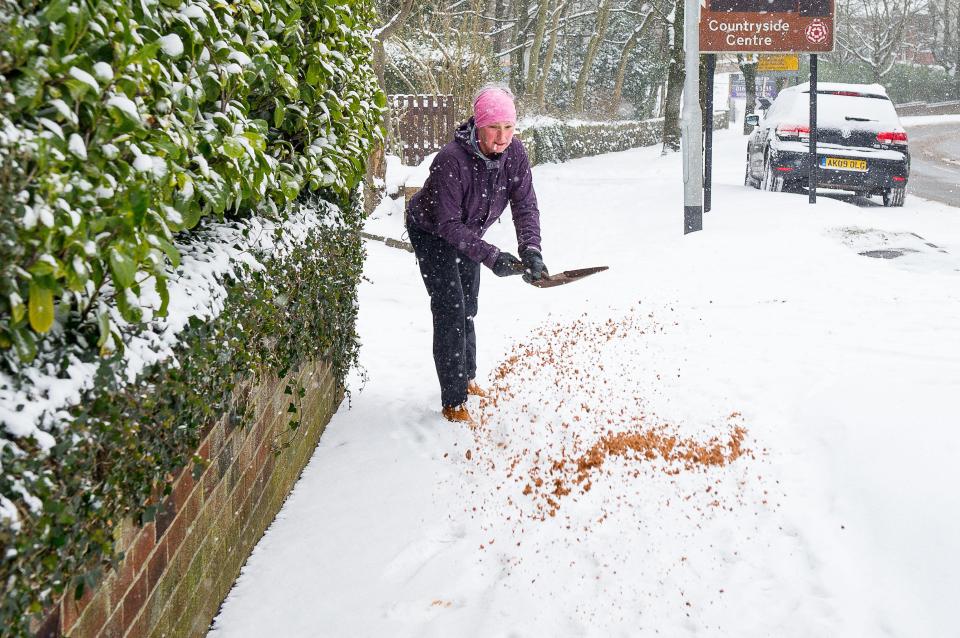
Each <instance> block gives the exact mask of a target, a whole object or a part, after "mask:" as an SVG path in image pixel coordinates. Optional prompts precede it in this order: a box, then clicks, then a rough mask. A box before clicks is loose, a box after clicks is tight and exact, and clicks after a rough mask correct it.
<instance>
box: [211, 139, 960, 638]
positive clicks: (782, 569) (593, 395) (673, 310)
mask: <svg viewBox="0 0 960 638" xmlns="http://www.w3.org/2000/svg"><path fill="white" fill-rule="evenodd" d="M745 146H746V141H745V138H744V137H743V136H740V135H738V134H736V133H735V132H733V131H722V132H719V133H718V135H717V141H716V149H715V157H716V161H717V166H716V170H715V175H714V185H715V189H714V195H713V211H712V212H710V213H708V214H706V216H705V218H704V230H703V231H702V232H699V233H694V234H691V235H687V236H684V235H683V234H682V225H683V207H682V183H681V181H680V174H681V169H680V157H679V156H677V155H673V156H668V157H661V156H660V154H659V149H658V148H648V149H636V150H632V151H627V152H623V153H617V154H611V155H605V156H601V157H594V158H585V159H582V160H577V161H573V162H569V163H567V164H562V165H544V166H538V167H536V168H535V169H534V178H535V185H536V188H537V193H538V195H539V199H540V203H541V210H542V227H543V236H544V244H543V245H544V256H545V260H546V263H547V265H548V266H549V267H550V268H551V270H552V271H560V270H565V269H570V268H578V267H586V266H594V265H608V266H610V270H609V271H607V272H605V273H601V274H599V275H596V276H593V277H591V278H589V279H586V280H584V281H582V282H578V283H575V284H571V285H568V286H563V287H559V288H553V289H543V290H541V289H535V288H532V287H530V286H527V285H525V284H524V283H523V282H522V281H521V280H520V279H519V278H508V279H497V278H496V277H494V276H493V275H492V274H491V273H490V272H489V271H488V270H486V269H484V274H483V283H482V285H481V295H480V314H479V317H478V319H477V331H478V343H479V348H478V359H479V365H480V372H479V375H478V376H479V381H480V382H481V383H482V384H483V385H486V386H488V387H489V388H490V389H491V390H492V393H493V396H492V397H491V399H490V400H489V401H486V402H484V403H483V404H481V403H480V401H479V400H477V399H472V401H473V403H472V408H473V410H474V411H475V412H477V413H482V419H481V424H480V426H479V427H477V428H475V429H470V428H468V427H465V426H458V425H452V424H450V423H447V422H445V421H443V420H442V419H441V417H440V414H439V408H440V405H439V389H438V387H437V382H436V376H435V373H434V370H433V362H432V359H431V354H430V352H431V346H430V342H431V341H430V340H431V336H430V329H431V328H430V316H429V307H428V300H427V295H426V291H425V290H424V288H423V285H422V284H421V283H420V281H419V275H418V272H417V268H416V264H415V262H414V259H413V256H412V255H411V254H410V253H407V252H404V251H402V250H397V249H394V248H390V247H387V246H385V245H383V244H380V243H376V242H371V243H369V244H368V250H369V257H368V261H367V266H366V276H367V278H368V280H367V281H366V282H364V284H363V285H362V287H361V293H360V321H359V326H358V329H359V332H360V335H361V338H362V342H363V349H362V354H361V361H362V364H363V366H364V368H365V373H366V374H367V375H368V379H367V381H366V384H365V385H364V386H363V388H362V389H361V388H360V385H361V381H360V375H359V374H358V375H355V376H354V378H353V379H352V387H353V398H352V402H351V404H350V405H349V406H348V405H347V404H346V403H344V405H343V406H342V407H341V409H340V410H339V412H338V413H337V415H336V416H335V417H334V418H333V420H332V422H331V423H330V425H329V427H328V428H327V431H326V433H325V434H324V436H323V438H322V440H321V442H320V445H319V447H318V448H317V451H316V453H315V455H314V457H313V459H312V461H311V462H310V464H309V466H308V467H307V468H306V470H305V472H304V474H303V477H302V478H301V480H300V481H299V483H298V484H297V485H296V487H295V489H294V491H293V493H292V495H291V497H290V498H289V499H288V501H287V503H286V505H285V506H284V508H283V510H282V511H281V513H280V515H279V516H278V518H277V520H276V521H275V522H274V524H273V525H272V526H271V528H270V529H269V530H268V532H267V534H266V535H265V536H264V538H263V540H262V541H261V542H260V543H259V545H258V546H257V548H256V549H255V551H254V553H253V555H252V557H251V558H250V560H249V561H248V563H247V565H246V566H245V567H244V569H243V573H242V575H241V577H240V579H239V580H238V582H237V585H236V587H235V588H234V590H233V591H232V592H231V593H230V595H229V597H228V598H227V600H226V602H225V604H224V607H223V610H222V613H221V614H220V615H219V616H218V617H217V619H216V621H215V623H214V628H213V631H212V632H211V635H212V636H214V637H216V638H220V637H228V638H234V637H246V636H250V637H261V636H267V635H270V636H283V637H296V636H337V637H339V636H391V637H399V636H444V637H449V636H458V637H460V636H478V637H488V636H535V637H539V636H621V635H622V636H657V635H659V636H666V637H674V636H718V637H719V636H737V637H754V636H757V637H759V636H777V637H789V636H797V637H803V638H808V637H811V636H817V637H820V636H902V637H905V638H907V637H914V636H924V637H941V636H957V635H958V633H957V631H958V630H957V624H956V622H955V618H954V611H955V605H956V601H957V600H960V577H958V575H957V569H958V567H960V495H958V491H957V488H958V486H960V463H958V458H960V416H958V408H957V406H958V397H960V209H956V208H951V207H948V206H945V205H941V204H936V203H932V202H925V201H922V200H919V199H916V198H911V197H908V198H907V202H906V206H905V207H904V208H902V209H884V208H882V207H866V208H863V207H860V208H858V207H855V206H852V205H850V204H848V203H844V202H841V201H836V200H833V199H830V198H826V197H821V198H820V201H819V203H818V204H817V205H816V206H811V205H809V204H808V203H807V198H806V196H805V195H790V194H782V193H765V192H759V191H755V190H752V189H749V188H746V187H744V186H742V185H741V184H742V179H743V156H744V149H745ZM368 230H370V231H371V232H375V233H378V234H382V235H392V236H394V237H397V236H399V234H400V232H401V227H400V221H399V219H398V215H396V214H395V215H391V216H386V215H381V217H380V218H379V219H374V220H371V221H370V223H369V225H368ZM488 237H489V238H490V239H491V241H492V242H493V243H495V244H497V245H499V246H501V247H502V248H504V249H506V250H511V251H513V250H514V249H515V247H516V241H515V239H514V237H513V230H512V225H511V224H510V221H509V214H507V215H505V216H504V221H503V223H502V224H499V225H497V226H496V227H495V228H494V229H493V230H492V231H491V233H490V235H489V236H488ZM896 249H902V252H903V254H902V256H901V257H898V258H896V259H878V258H871V257H867V256H863V255H861V254H859V253H863V252H868V251H873V250H887V251H890V250H896ZM885 254H888V255H889V254H891V253H889V252H888V253H885Z"/></svg>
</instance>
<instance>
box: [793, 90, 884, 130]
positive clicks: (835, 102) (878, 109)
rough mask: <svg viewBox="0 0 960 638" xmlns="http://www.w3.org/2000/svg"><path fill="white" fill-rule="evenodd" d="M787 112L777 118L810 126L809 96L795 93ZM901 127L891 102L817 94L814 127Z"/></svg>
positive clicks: (878, 99)
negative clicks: (815, 125)
mask: <svg viewBox="0 0 960 638" xmlns="http://www.w3.org/2000/svg"><path fill="white" fill-rule="evenodd" d="M796 98H799V99H794V100H793V101H792V103H791V104H790V107H789V109H785V112H784V114H783V116H782V117H781V116H780V113H779V109H778V112H777V116H778V118H779V119H781V120H784V119H789V120H790V121H791V122H796V123H798V124H807V123H809V114H810V93H809V92H805V93H802V94H798V95H797V96H796ZM878 125H879V126H880V127H885V128H900V119H899V118H898V117H897V112H896V110H895V109H894V108H893V102H891V101H890V100H889V99H887V98H885V97H873V96H861V95H840V94H836V93H818V94H817V126H818V127H821V128H826V127H840V126H847V127H853V128H859V127H861V126H862V127H863V128H874V127H876V126H878Z"/></svg>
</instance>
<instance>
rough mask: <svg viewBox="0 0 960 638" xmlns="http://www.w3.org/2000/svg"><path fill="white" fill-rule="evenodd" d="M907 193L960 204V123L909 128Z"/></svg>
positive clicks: (959, 205) (952, 204) (955, 204)
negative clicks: (908, 178) (908, 179)
mask: <svg viewBox="0 0 960 638" xmlns="http://www.w3.org/2000/svg"><path fill="white" fill-rule="evenodd" d="M907 135H908V136H909V139H910V181H909V182H908V183H907V193H910V194H913V195H916V196H918V197H924V198H926V199H933V200H936V201H938V202H943V203H945V204H949V205H951V206H958V207H960V123H957V122H954V123H950V124H931V125H926V126H910V127H907Z"/></svg>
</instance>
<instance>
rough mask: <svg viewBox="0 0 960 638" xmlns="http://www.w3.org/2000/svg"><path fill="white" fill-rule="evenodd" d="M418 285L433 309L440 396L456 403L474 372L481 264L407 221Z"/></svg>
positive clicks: (445, 402) (450, 403)
mask: <svg viewBox="0 0 960 638" xmlns="http://www.w3.org/2000/svg"><path fill="white" fill-rule="evenodd" d="M407 232H408V233H409V235H410V243H411V244H413V251H414V253H415V254H416V256H417V263H418V264H419V266H420V274H421V275H422V276H423V285H425V286H426V287H427V294H429V295H430V310H431V312H433V362H434V363H435V364H436V366H437V377H438V378H439V380H440V401H441V402H442V403H443V405H445V406H456V405H460V404H461V403H464V402H466V400H467V380H468V379H473V378H474V377H475V376H476V375H477V333H476V331H475V330H474V327H473V318H474V317H476V316H477V296H478V295H479V293H480V264H478V263H477V262H475V261H473V260H471V259H470V258H469V257H467V256H466V255H464V254H463V253H461V252H460V251H458V250H457V249H456V248H454V247H453V246H452V245H450V244H448V243H447V242H446V241H444V240H443V239H441V238H440V237H437V236H436V235H432V234H430V233H427V232H424V231H422V230H419V229H417V228H413V227H410V226H408V227H407Z"/></svg>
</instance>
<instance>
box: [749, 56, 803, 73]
mask: <svg viewBox="0 0 960 638" xmlns="http://www.w3.org/2000/svg"><path fill="white" fill-rule="evenodd" d="M771 71H773V72H784V71H793V72H794V73H797V72H799V71H800V56H799V55H797V54H796V53H787V54H782V55H761V56H760V61H759V62H758V63H757V73H769V72H771Z"/></svg>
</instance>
